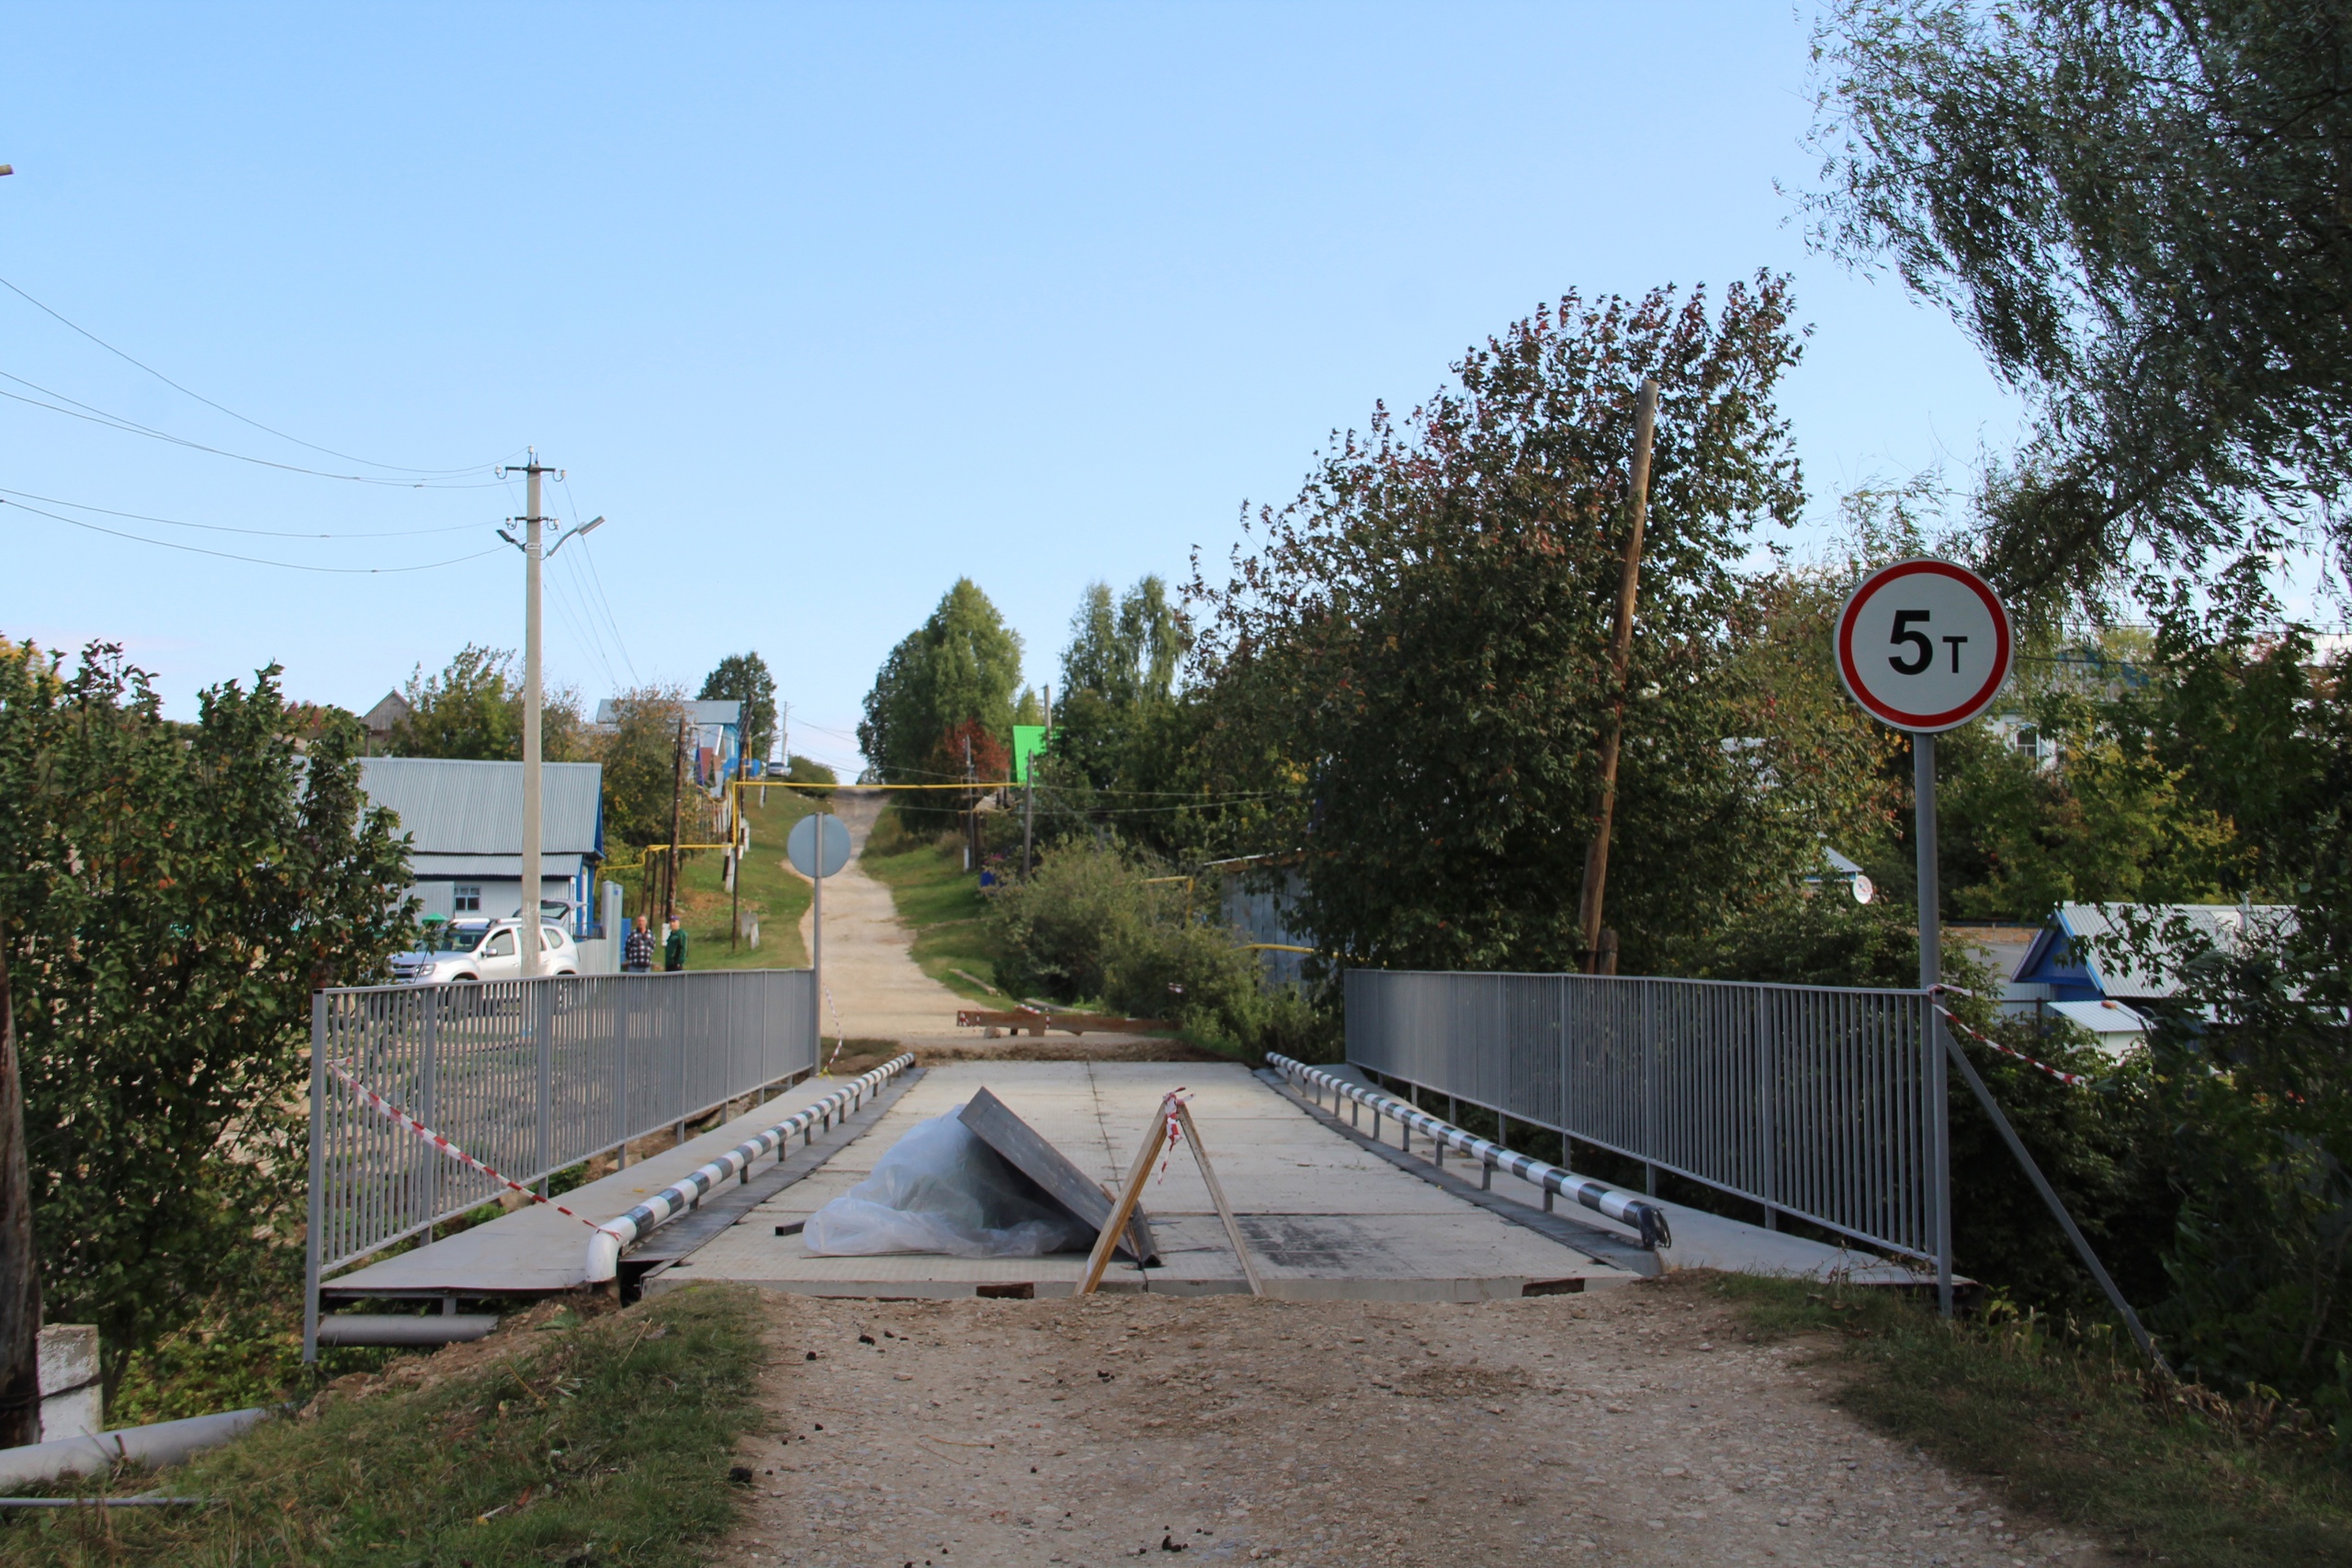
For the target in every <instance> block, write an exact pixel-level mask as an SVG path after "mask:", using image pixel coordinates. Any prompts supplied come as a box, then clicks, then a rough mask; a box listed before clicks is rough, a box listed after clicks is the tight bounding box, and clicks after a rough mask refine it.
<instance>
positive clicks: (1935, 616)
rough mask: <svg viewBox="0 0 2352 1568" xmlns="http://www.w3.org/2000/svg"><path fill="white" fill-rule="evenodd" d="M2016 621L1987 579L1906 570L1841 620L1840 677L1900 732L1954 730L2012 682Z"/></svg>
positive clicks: (1898, 568)
mask: <svg viewBox="0 0 2352 1568" xmlns="http://www.w3.org/2000/svg"><path fill="white" fill-rule="evenodd" d="M2011 653H2012V647H2011V643H2010V637H2009V613H2008V612H2007V610H2005V609H2003V608H2002V607H2001V602H2000V600H1999V599H1997V598H1996V597H1995V596H1994V594H1993V590H1992V588H1991V587H1990V586H1989V585H1988V584H1987V583H1986V582H1985V580H1984V579H1983V578H1981V577H1979V576H1977V575H1976V574H1975V573H1974V572H1973V571H1971V570H1968V569H1967V568H1966V567H1962V566H1954V565H1953V564H1952V563H1951V562H1950V561H1948V560H1932V559H1928V558H1919V559H1916V560H1906V561H1897V562H1896V563H1895V564H1894V565H1893V566H1890V567H1885V568H1883V569H1882V570H1878V571H1874V572H1872V573H1871V575H1870V576H1869V577H1867V578H1865V579H1864V580H1863V581H1862V585H1861V586H1860V588H1857V589H1855V590H1854V596H1853V597H1852V598H1850V599H1849V600H1847V601H1846V607H1845V608H1844V609H1843V610H1841V611H1839V612H1838V638H1837V657H1838V679H1839V680H1841V681H1843V682H1845V683H1846V690H1847V692H1848V693H1849V694H1850V695H1851V696H1852V697H1853V699H1854V700H1855V701H1856V702H1858V703H1860V704H1861V705H1862V706H1863V707H1865V708H1867V709H1869V710H1870V712H1871V715H1872V716H1874V717H1876V718H1878V719H1879V720H1881V721H1882V722H1883V723H1886V724H1891V725H1893V726H1894V728H1897V729H1909V730H1916V731H1927V732H1932V731H1935V730H1940V729H1955V728H1959V727H1960V726H1961V725H1963V724H1966V723H1967V722H1968V721H1969V720H1970V719H1972V718H1974V717H1975V716H1977V715H1978V714H1980V713H1982V712H1984V711H1985V705H1987V704H1989V703H1991V702H1992V700H1993V698H1994V697H1995V695H1996V694H1998V693H1999V692H2000V689H2001V683H2002V682H2005V681H2007V679H2008V678H2009V660H2010V657H2011Z"/></svg>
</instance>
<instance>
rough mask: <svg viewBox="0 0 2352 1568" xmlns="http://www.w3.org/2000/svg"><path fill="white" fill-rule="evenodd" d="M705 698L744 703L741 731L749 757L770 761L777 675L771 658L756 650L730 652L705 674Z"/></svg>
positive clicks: (773, 741) (702, 697)
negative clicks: (765, 658) (774, 673)
mask: <svg viewBox="0 0 2352 1568" xmlns="http://www.w3.org/2000/svg"><path fill="white" fill-rule="evenodd" d="M700 696H701V700H702V701H704V702H711V701H718V702H730V701H731V702H738V703H741V704H742V705H743V711H742V715H741V739H742V745H743V755H744V757H745V758H746V759H747V760H749V761H762V762H764V761H767V756H768V748H769V747H771V746H773V745H774V744H775V676H773V675H771V674H769V673H768V662H767V660H764V659H762V658H761V657H760V656H759V655H758V654H756V653H730V654H729V655H728V656H727V657H726V658H724V659H722V660H719V661H718V668H717V669H716V670H713V671H711V672H710V673H709V674H707V675H706V676H704V677H703V682H702V692H701V694H700Z"/></svg>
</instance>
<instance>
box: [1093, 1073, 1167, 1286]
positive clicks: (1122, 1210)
mask: <svg viewBox="0 0 2352 1568" xmlns="http://www.w3.org/2000/svg"><path fill="white" fill-rule="evenodd" d="M1174 1098H1175V1096H1173V1095H1170V1096H1169V1097H1168V1099H1169V1100H1173V1099H1174ZM1167 1141H1168V1101H1167V1100H1162V1101H1161V1102H1160V1106H1159V1114H1158V1115H1155V1116H1154V1117H1152V1119H1151V1126H1150V1127H1149V1128H1148V1130H1147V1131H1146V1132H1145V1133H1144V1135H1143V1144H1142V1146H1141V1147H1139V1148H1137V1149H1136V1163H1135V1164H1134V1165H1132V1166H1130V1167H1129V1168H1127V1179H1126V1180H1125V1183H1123V1184H1122V1185H1121V1186H1120V1188H1119V1206H1118V1207H1117V1208H1115V1209H1114V1210H1112V1211H1111V1223H1110V1224H1107V1225H1105V1226H1103V1228H1102V1229H1101V1230H1099V1231H1097V1232H1095V1233H1094V1250H1093V1251H1092V1252H1091V1253H1089V1254H1088V1255H1087V1258H1086V1278H1085V1279H1083V1280H1080V1281H1079V1282H1078V1293H1079V1294H1080V1295H1081V1296H1091V1295H1092V1294H1093V1293H1094V1288H1095V1287H1096V1286H1097V1285H1100V1284H1101V1283H1102V1282H1103V1269H1108V1268H1109V1267H1110V1266H1111V1235H1112V1233H1113V1232H1114V1231H1115V1230H1117V1229H1119V1228H1120V1227H1121V1226H1123V1225H1125V1224H1126V1222H1127V1216H1129V1215H1130V1214H1132V1213H1135V1212H1136V1201H1137V1200H1139V1199H1141V1198H1142V1197H1143V1184H1144V1183H1145V1182H1147V1181H1149V1180H1150V1179H1151V1162H1152V1160H1153V1159H1154V1158H1155V1157H1156V1156H1158V1155H1159V1150H1160V1145H1163V1144H1165V1143H1167Z"/></svg>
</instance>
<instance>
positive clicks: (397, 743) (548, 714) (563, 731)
mask: <svg viewBox="0 0 2352 1568" xmlns="http://www.w3.org/2000/svg"><path fill="white" fill-rule="evenodd" d="M401 694H402V695H404V696H405V697H407V699H408V705H409V711H408V713H407V714H406V716H403V717H402V718H401V719H400V720H399V722H397V723H395V724H394V725H393V726H392V738H391V752H392V755H393V756H395V757H454V758H460V759H467V760H471V761H487V762H511V761H519V760H520V759H521V757H522V755H523V682H522V680H521V678H520V677H519V676H518V675H516V674H515V655H514V654H513V652H511V651H509V650H507V649H495V648H477V647H476V646H474V645H473V644H472V643H468V644H466V646H465V647H464V648H462V649H458V654H457V657H456V658H454V659H452V660H449V664H448V667H447V669H445V670H443V671H440V672H439V673H437V674H434V675H427V674H425V673H424V666H423V665H418V666H417V668H416V670H415V671H413V673H412V674H411V675H410V676H409V678H408V683H407V685H406V686H404V687H403V688H402V691H401ZM586 749H587V748H586V744H585V738H584V733H583V730H582V724H581V716H580V698H579V695H578V694H577V693H574V692H572V691H571V690H570V689H569V688H559V689H557V690H555V691H553V692H548V693H544V694H542V696H541V700H540V703H539V755H540V756H542V757H543V758H545V759H546V760H547V761H550V762H569V761H578V760H579V759H580V758H581V757H582V754H583V753H584V752H585V750H586Z"/></svg>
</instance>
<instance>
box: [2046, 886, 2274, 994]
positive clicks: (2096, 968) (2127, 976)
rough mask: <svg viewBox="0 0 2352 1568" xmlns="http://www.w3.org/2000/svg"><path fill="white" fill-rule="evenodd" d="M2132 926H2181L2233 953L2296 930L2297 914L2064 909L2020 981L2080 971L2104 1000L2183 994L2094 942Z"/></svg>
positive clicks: (2238, 908) (2233, 908)
mask: <svg viewBox="0 0 2352 1568" xmlns="http://www.w3.org/2000/svg"><path fill="white" fill-rule="evenodd" d="M2127 919H2129V920H2142V921H2149V922H2153V924H2154V927H2155V928H2156V930H2157V931H2159V932H2162V931H2165V930H2166V929H2168V928H2170V927H2171V926H2173V925H2174V924H2175V922H2178V923H2180V924H2182V925H2185V926H2187V927H2188V932H2189V934H2190V936H2191V937H2192V939H2193V938H2200V937H2201V938H2202V939H2203V940H2204V941H2205V942H2207V943H2209V944H2210V945H2211V946H2213V947H2216V948H2218V949H2220V950H2221V951H2222V952H2224V953H2229V952H2233V951H2235V950H2236V948H2237V946H2238V944H2239V943H2240V942H2242V941H2244V940H2245V936H2246V934H2247V928H2248V926H2249V924H2251V926H2252V928H2253V934H2255V935H2256V936H2257V937H2260V936H2273V935H2278V934H2282V933H2285V932H2288V931H2293V930H2294V929H2295V910H2294V908H2293V906H2291V905H2287V904H2256V905H2253V906H2251V907H2248V906H2245V905H2239V904H2061V905H2059V906H2058V909H2057V912H2056V913H2055V914H2053V915H2052V917H2051V921H2050V924H2049V925H2047V926H2045V927H2043V928H2042V931H2041V935H2040V936H2037V937H2036V938H2034V940H2033V945H2032V947H2030V948H2029V949H2028V950H2027V952H2026V955H2025V957H2024V958H2023V959H2022V960H2020V961H2019V962H2018V968H2017V976H2018V978H2019V979H2024V978H2025V977H2026V976H2029V975H2036V974H2047V975H2048V976H2050V977H2052V978H2055V977H2057V976H2060V975H2061V974H2062V973H2063V972H2064V970H2066V969H2068V968H2070V967H2073V966H2076V965H2079V966H2080V967H2081V969H2082V970H2083V971H2084V973H2085V975H2086V977H2087V978H2088V980H2089V982H2090V984H2091V985H2092V986H2094V987H2097V989H2098V992H2099V994H2100V995H2101V996H2103V997H2120V998H2143V999H2162V998H2165V997H2169V996H2171V995H2173V994H2174V992H2175V991H2176V990H2177V989H2178V981H2177V978H2176V977H2175V976H2172V975H2170V974H2168V973H2165V971H2163V970H2162V969H2152V968H2145V967H2143V965H2142V964H2141V963H2140V962H2139V961H2138V959H2137V958H2136V957H2133V956H2121V957H2118V956H2117V955H2113V954H2109V953H2102V952H2100V951H2098V947H2097V946H2096V945H2095V944H2094V943H2093V942H2092V941H2091V940H2090V939H2092V938H2096V937H2103V936H2109V935H2112V934H2120V933H2121V932H2122V931H2124V930H2125V929H2126V925H2127Z"/></svg>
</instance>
